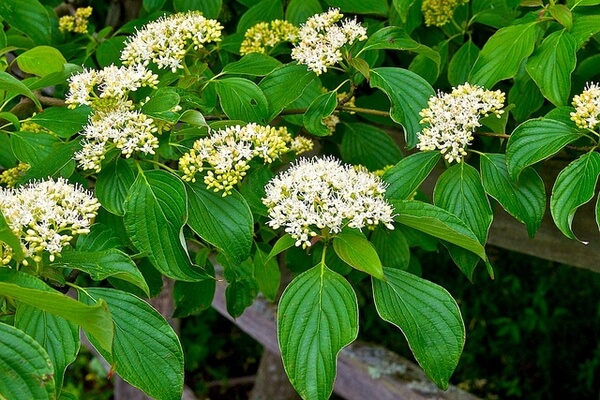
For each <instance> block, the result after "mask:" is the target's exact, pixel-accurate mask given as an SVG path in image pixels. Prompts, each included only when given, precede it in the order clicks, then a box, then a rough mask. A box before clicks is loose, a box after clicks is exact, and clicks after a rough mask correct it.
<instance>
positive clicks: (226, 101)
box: [212, 77, 269, 124]
mask: <svg viewBox="0 0 600 400" xmlns="http://www.w3.org/2000/svg"><path fill="white" fill-rule="evenodd" d="M212 84H213V85H214V87H215V89H216V91H217V95H218V96H219V98H220V99H221V107H222V108H223V112H225V114H226V115H227V116H228V117H229V118H230V119H239V120H242V121H245V122H257V123H261V124H265V123H266V121H267V120H268V117H269V103H268V102H267V98H266V97H265V94H264V93H263V91H262V90H261V89H260V88H259V87H258V86H257V85H256V83H254V82H252V81H249V80H248V79H244V78H235V77H234V78H224V79H219V80H216V81H213V82H212Z"/></svg>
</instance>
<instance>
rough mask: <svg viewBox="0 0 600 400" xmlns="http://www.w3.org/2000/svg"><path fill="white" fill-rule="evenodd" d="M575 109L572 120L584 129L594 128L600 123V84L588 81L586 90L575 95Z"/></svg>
mask: <svg viewBox="0 0 600 400" xmlns="http://www.w3.org/2000/svg"><path fill="white" fill-rule="evenodd" d="M573 107H575V111H574V112H572V113H571V120H572V121H573V122H575V123H576V124H577V126H578V127H579V128H582V129H594V128H596V127H597V126H598V125H600V86H599V85H598V84H597V83H588V84H587V86H586V88H585V90H584V91H583V92H582V93H581V94H578V95H575V96H574V97H573Z"/></svg>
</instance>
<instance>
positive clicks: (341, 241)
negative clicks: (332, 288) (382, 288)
mask: <svg viewBox="0 0 600 400" xmlns="http://www.w3.org/2000/svg"><path fill="white" fill-rule="evenodd" d="M333 249H334V250H335V253H336V254H337V255H338V256H339V257H340V258H341V259H342V260H343V261H344V262H345V263H346V264H348V265H350V266H351V267H352V268H356V269H357V270H359V271H363V272H366V273H367V274H369V275H372V276H374V277H375V278H377V279H384V277H383V268H382V265H381V260H380V259H379V256H378V255H377V250H375V246H373V244H372V243H371V242H369V241H368V240H367V238H366V237H365V235H364V234H363V233H361V232H360V231H356V230H353V229H345V230H343V231H342V232H340V233H339V234H338V235H336V236H335V237H334V238H333Z"/></svg>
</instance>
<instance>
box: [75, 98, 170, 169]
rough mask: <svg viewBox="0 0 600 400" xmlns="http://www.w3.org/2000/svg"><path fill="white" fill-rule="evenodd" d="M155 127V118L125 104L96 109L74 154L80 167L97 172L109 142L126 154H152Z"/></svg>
mask: <svg viewBox="0 0 600 400" xmlns="http://www.w3.org/2000/svg"><path fill="white" fill-rule="evenodd" d="M157 131H158V128H157V127H156V126H155V125H154V120H153V119H152V118H150V117H148V116H147V115H145V114H143V113H141V112H139V111H136V110H130V109H128V108H127V107H117V108H115V109H114V110H110V111H98V112H96V113H95V114H93V115H92V116H91V117H90V119H89V122H88V124H87V125H86V126H85V127H84V129H83V132H82V135H83V136H84V137H85V139H84V140H83V147H82V149H81V150H79V151H78V152H76V153H75V156H74V158H75V160H76V161H77V162H78V163H79V166H80V167H81V168H83V169H88V170H94V171H96V172H100V170H101V169H102V167H101V163H102V160H103V159H104V156H105V154H106V152H107V151H109V150H110V148H111V146H113V147H116V148H117V149H119V150H121V154H123V155H124V156H125V157H127V158H129V157H131V155H132V154H133V152H134V151H139V152H141V153H144V154H154V149H156V148H157V147H158V138H157V137H156V136H155V135H154V134H155V133H156V132H157Z"/></svg>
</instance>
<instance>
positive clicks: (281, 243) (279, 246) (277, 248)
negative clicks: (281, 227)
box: [267, 233, 296, 260]
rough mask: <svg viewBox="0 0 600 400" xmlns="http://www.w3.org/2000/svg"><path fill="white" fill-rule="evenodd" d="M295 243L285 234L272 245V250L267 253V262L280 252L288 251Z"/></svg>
mask: <svg viewBox="0 0 600 400" xmlns="http://www.w3.org/2000/svg"><path fill="white" fill-rule="evenodd" d="M295 243H296V239H294V238H293V237H291V236H290V235H289V234H287V233H286V234H285V235H283V236H282V237H280V238H279V239H277V241H276V242H275V244H274V245H273V248H272V249H271V251H270V252H269V255H268V256H267V260H269V259H271V258H273V257H275V256H276V255H277V254H279V253H281V252H282V251H285V250H287V249H289V248H290V247H292V246H294V244H295Z"/></svg>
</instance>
